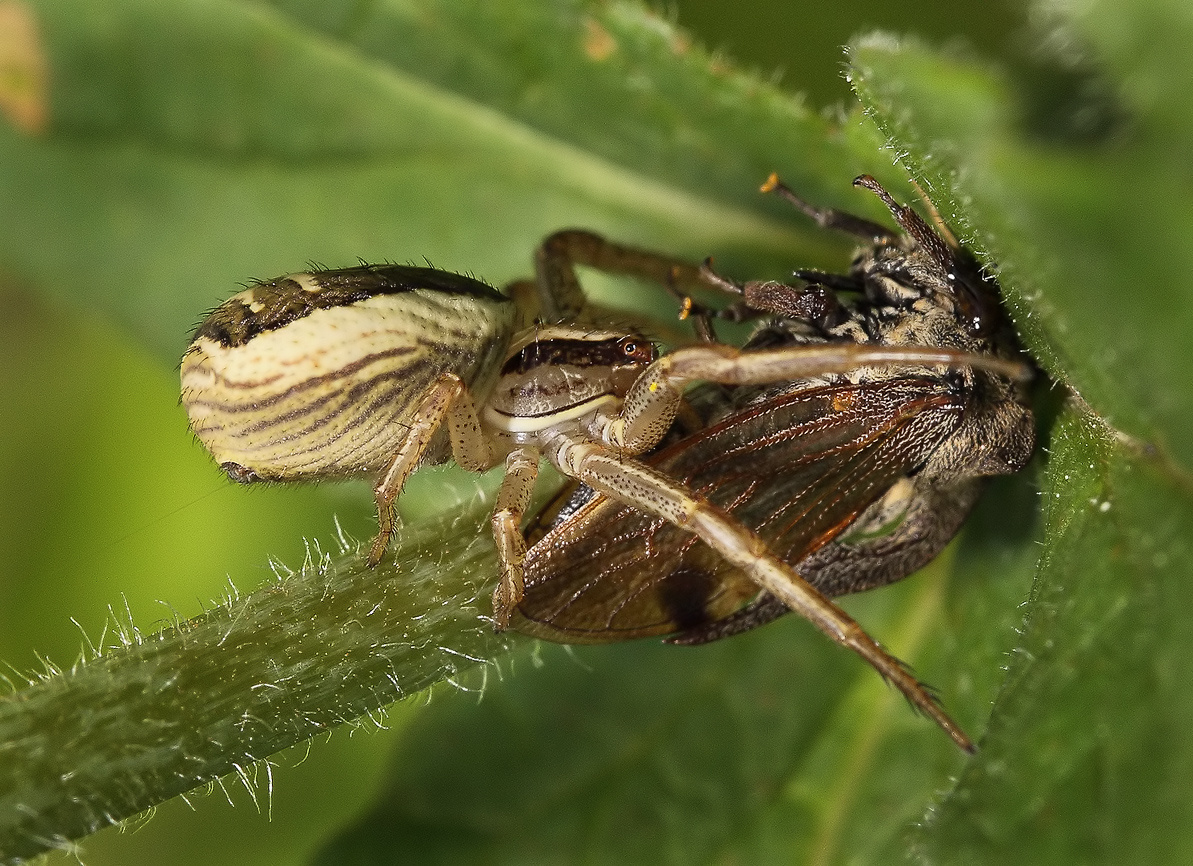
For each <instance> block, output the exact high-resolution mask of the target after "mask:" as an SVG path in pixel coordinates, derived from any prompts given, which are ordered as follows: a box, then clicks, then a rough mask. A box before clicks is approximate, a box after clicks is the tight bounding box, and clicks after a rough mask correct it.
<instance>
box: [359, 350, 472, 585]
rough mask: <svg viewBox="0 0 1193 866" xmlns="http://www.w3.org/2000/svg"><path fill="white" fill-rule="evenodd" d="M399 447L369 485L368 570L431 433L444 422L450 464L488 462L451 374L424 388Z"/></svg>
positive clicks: (385, 541)
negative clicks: (373, 521)
mask: <svg viewBox="0 0 1193 866" xmlns="http://www.w3.org/2000/svg"><path fill="white" fill-rule="evenodd" d="M413 418H414V420H413V421H412V422H411V423H410V430H409V432H408V433H407V434H406V438H405V440H404V441H403V442H402V445H401V447H399V448H398V451H397V453H396V454H394V456H393V457H392V458H391V459H390V461H389V463H388V464H387V465H386V468H385V471H384V472H383V473H382V474H381V477H380V478H379V479H377V483H376V485H375V486H374V487H373V497H374V499H376V501H377V524H378V531H377V537H376V538H375V539H373V546H372V548H371V549H370V551H369V568H376V567H377V565H378V564H379V563H380V562H381V558H382V557H383V556H384V555H385V549H386V548H387V547H389V541H390V539H391V538H392V537H393V533H394V526H395V525H396V515H395V513H394V502H396V501H397V498H398V494H399V493H401V492H402V488H403V487H404V486H405V485H406V479H407V478H409V477H410V473H412V472H413V471H414V470H415V469H416V468H418V465H419V463H421V462H422V460H423V458H424V457H425V456H426V454H427V449H428V448H430V447H431V441H432V439H433V438H434V436H435V433H436V432H437V431H438V430H439V428H440V427H442V426H443V424H444V422H445V421H446V422H447V426H448V433H449V435H450V437H451V447H452V455H453V456H454V457H455V459H456V462H457V463H459V464H460V465H461V466H463V467H464V468H465V469H469V470H471V471H473V472H483V471H484V470H486V469H488V468H489V467H490V466H492V464H493V461H492V457H491V453H490V449H489V443H488V441H487V440H486V439H485V436H484V433H483V432H482V430H481V424H480V419H479V418H478V417H477V414H476V404H475V403H474V402H473V399H472V396H471V395H470V394H469V392H468V386H467V385H465V384H464V381H463V380H462V379H461V378H460V377H459V376H457V375H455V374H454V373H444V374H443V375H442V376H440V377H439V378H438V379H437V380H436V381H435V382H434V384H432V385H431V386H430V387H429V388H427V391H426V393H425V394H424V395H423V397H422V399H421V400H420V401H419V403H418V406H417V408H416V410H415V412H414V415H413Z"/></svg>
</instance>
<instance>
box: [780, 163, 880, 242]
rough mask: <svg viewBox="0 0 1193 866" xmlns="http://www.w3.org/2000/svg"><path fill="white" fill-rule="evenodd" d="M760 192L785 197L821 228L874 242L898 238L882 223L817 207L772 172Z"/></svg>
mask: <svg viewBox="0 0 1193 866" xmlns="http://www.w3.org/2000/svg"><path fill="white" fill-rule="evenodd" d="M871 180H873V178H871ZM855 183H856V181H855ZM875 185H877V182H875ZM762 192H773V193H776V194H777V195H779V196H780V197H782V198H784V199H786V200H787V201H788V202H790V203H791V204H793V205H795V207H796V208H798V209H799V210H801V211H803V212H804V213H805V214H807V215H808V216H809V217H811V218H812V219H813V220H815V221H816V225H818V226H820V227H821V228H822V229H835V230H836V231H842V232H845V233H846V234H851V235H853V236H854V237H857V238H861V239H862V240H866V241H870V242H872V243H876V244H877V243H896V242H897V241H898V240H899V235H898V233H896V232H893V231H891V230H890V229H888V228H887V227H886V226H884V225H880V224H878V223H876V222H871V221H870V220H868V219H865V218H863V217H859V216H854V215H853V214H851V213H846V212H845V211H839V210H837V209H835V208H831V207H817V206H816V205H814V204H809V203H808V202H806V201H804V200H803V199H802V198H800V197H799V196H798V195H796V194H795V193H794V192H793V191H792V190H791V188H790V187H788V186H787V184H785V183H783V182H782V181H781V180H779V176H778V175H777V174H772V175H771V176H770V177H768V178H767V179H766V183H764V184H763V185H762Z"/></svg>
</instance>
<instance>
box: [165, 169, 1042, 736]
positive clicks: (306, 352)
mask: <svg viewBox="0 0 1193 866" xmlns="http://www.w3.org/2000/svg"><path fill="white" fill-rule="evenodd" d="M875 186H876V184H875ZM882 231H883V232H884V235H883V237H884V238H890V237H893V233H890V232H887V231H886V230H882ZM929 231H930V230H929ZM578 237H582V236H579V235H578ZM588 237H589V238H592V237H595V236H588ZM933 237H935V235H933ZM598 241H599V239H598ZM917 241H918V242H919V243H921V244H925V243H926V241H923V240H920V239H918V238H917ZM581 246H582V245H581ZM591 250H592V251H595V255H594V256H593V257H590V258H591V259H596V260H600V259H605V260H608V261H606V265H608V267H609V269H612V270H624V271H627V272H630V273H636V274H638V275H642V276H648V277H655V278H659V277H661V281H662V282H663V283H664V284H665V285H668V286H672V287H673V286H675V285H677V284H680V283H682V282H684V281H692V280H695V281H698V282H703V283H705V284H712V285H716V286H719V287H722V288H724V287H726V286H729V287H730V288H731V290H736V288H737V287H734V286H732V284H728V283H727V282H725V281H721V280H720V279H719V278H716V277H715V275H713V274H712V273H711V271H710V270H709V269H708V268H691V267H690V266H683V265H681V264H679V263H677V262H675V261H673V260H671V259H669V258H667V257H662V256H655V255H653V254H650V253H645V252H642V251H637V250H633V249H631V248H627V247H621V246H618V245H615V244H609V243H607V242H599V243H596V244H595V245H593V246H592V247H591ZM572 252H574V250H573V251H572ZM557 253H558V251H555V252H553V251H552V247H551V243H550V241H549V242H548V243H547V244H545V245H544V248H543V250H541V251H540V254H539V257H538V263H539V267H538V273H539V279H538V283H539V287H540V293H541V294H540V306H541V308H542V309H543V311H544V313H545V314H546V315H548V316H550V317H553V318H566V317H569V316H571V315H574V314H577V312H578V310H579V308H580V307H581V306H582V293H580V292H579V288H578V282H577V281H576V280H575V276H574V272H573V271H572V269H571V264H570V262H569V260H568V258H567V255H563V256H560V255H558V254H557ZM609 262H612V264H611V265H610V264H609ZM590 263H592V262H591V261H590ZM596 263H597V264H598V265H600V264H601V262H600V261H597V262H596ZM752 285H754V284H747V285H746V286H745V287H742V289H741V291H742V294H743V296H744V297H745V299H746V300H747V302H751V299H752V298H754V297H755V296H757V292H756V291H755V290H754V289H752V288H751V286H752ZM700 315H704V314H703V313H701V314H700ZM836 317H837V310H836V309H833V308H831V305H830V309H828V311H827V312H826V313H825V315H824V321H825V326H826V327H827V326H828V323H829V322H830V320H832V319H835V318H836ZM518 319H519V314H518V310H517V307H516V305H514V304H512V302H510V301H509V300H507V299H506V298H504V297H503V296H502V295H500V294H499V293H497V292H496V291H495V290H493V289H491V288H490V287H488V286H485V285H484V284H482V283H479V282H478V281H475V280H472V279H470V278H467V277H463V276H460V275H455V274H447V273H445V272H443V271H438V270H435V269H431V268H412V267H407V266H398V265H383V266H361V267H358V268H351V269H347V270H341V271H322V272H312V273H306V274H297V275H292V276H290V277H285V278H280V279H278V280H274V281H269V282H262V283H257V284H255V285H253V286H251V287H249V288H248V289H246V290H245V291H244V292H242V293H240V294H239V295H237V296H235V297H233V298H232V299H230V300H229V301H228V302H226V303H225V304H224V305H222V306H221V307H219V308H217V309H216V310H215V311H214V312H213V313H212V314H211V316H210V317H209V318H208V320H207V321H206V322H205V323H204V324H203V325H201V326H200V327H199V329H198V330H197V331H196V334H195V337H194V339H193V341H192V343H191V346H190V348H189V349H188V350H187V352H186V354H185V355H184V357H183V361H182V368H181V379H182V402H183V404H184V406H185V407H186V409H187V412H188V416H189V417H190V420H191V427H192V429H193V430H194V432H195V434H196V436H197V437H198V438H199V440H200V441H201V442H202V443H203V444H204V445H205V446H206V447H207V449H208V450H209V451H210V452H211V453H212V455H213V456H214V457H215V459H216V460H217V461H218V462H219V463H220V465H221V466H222V468H223V469H224V470H225V471H226V472H227V473H228V474H229V476H230V477H232V478H233V479H234V480H237V481H242V482H247V481H256V480H279V481H281V480H303V479H306V480H312V479H318V478H328V477H345V476H353V475H356V476H366V477H370V478H372V479H373V480H374V484H375V486H374V495H375V498H376V501H377V506H378V522H379V532H378V535H377V537H376V539H375V540H374V542H373V545H372V547H371V549H370V553H369V564H370V565H373V566H375V565H377V564H378V563H379V562H380V561H381V559H382V558H383V556H384V553H385V550H386V548H387V546H388V543H389V540H390V538H391V536H392V533H393V530H394V516H393V514H394V510H393V509H394V502H395V500H396V499H397V496H398V494H399V493H400V492H401V490H402V487H403V486H404V484H405V482H406V479H407V478H408V477H409V475H410V474H411V472H413V471H414V469H415V468H416V467H417V466H419V465H420V464H422V463H425V462H430V461H437V460H442V459H444V458H445V457H446V453H447V449H446V448H445V447H444V446H443V444H442V443H441V442H440V441H439V438H440V437H438V436H437V433H438V432H439V431H440V430H441V428H444V427H446V428H447V431H448V434H449V436H448V438H449V440H450V453H451V455H452V456H453V457H454V458H455V460H456V462H457V463H459V464H460V465H461V466H463V467H464V468H466V469H470V470H475V471H483V470H486V469H488V468H490V467H492V466H494V465H496V464H497V463H498V462H500V461H501V460H502V459H504V462H505V475H504V479H503V481H502V484H501V486H500V489H499V491H498V494H497V501H496V505H495V508H494V512H493V516H492V521H491V522H492V529H493V535H494V538H495V541H496V545H497V553H498V558H499V561H500V568H501V575H500V579H499V582H498V586H497V588H496V590H495V592H494V597H493V605H494V622H495V625H496V627H497V628H498V629H502V628H505V627H507V626H508V625H509V623H510V619H511V616H512V615H513V612H514V610H515V609H516V608H517V606H518V605H519V603H521V602H522V600H523V596H524V587H525V580H524V561H525V557H526V542H525V538H524V536H523V534H522V530H521V523H522V519H523V517H524V514H525V511H526V509H527V507H528V504H529V501H530V495H531V491H532V488H533V486H534V482H535V479H536V476H537V473H538V468H539V463H540V461H541V460H542V459H544V458H545V459H546V460H547V461H548V462H550V463H551V464H552V465H553V466H554V467H555V468H556V469H558V470H559V471H560V472H561V473H563V474H564V475H566V476H568V477H570V478H573V479H575V480H577V481H579V482H581V483H583V484H584V485H586V486H587V487H588V488H590V489H592V490H594V491H596V492H598V493H600V494H601V495H602V496H604V497H605V498H606V499H607V500H609V501H614V502H617V503H620V504H621V505H624V506H628V507H629V508H631V509H633V510H635V511H637V512H639V513H641V514H643V515H648V516H650V517H651V518H653V519H658V520H662V521H665V522H666V523H668V524H670V525H673V526H675V527H677V528H678V529H680V530H682V531H683V532H686V533H690V534H691V535H692V536H693V537H694V538H696V539H699V541H700V542H702V543H703V544H704V545H706V546H707V548H708V549H709V550H711V551H713V552H715V555H716V556H717V557H719V558H720V559H722V560H723V561H724V562H725V563H727V564H728V565H729V566H730V567H732V568H733V569H735V570H736V571H737V572H739V573H740V574H742V575H744V576H745V577H746V579H748V580H749V581H750V582H751V584H752V585H753V586H755V587H756V588H758V589H760V590H762V591H763V592H764V594H765V597H766V598H769V599H774V600H777V602H778V603H781V604H782V605H783V607H784V609H790V610H793V611H796V612H798V613H799V614H801V615H802V616H804V617H805V618H807V619H808V620H810V621H811V622H812V623H813V624H814V625H816V626H817V627H818V628H819V629H820V630H821V631H823V632H824V633H825V634H827V635H828V636H829V637H831V638H832V639H833V640H835V641H837V642H839V643H841V644H843V645H845V646H847V647H849V648H851V649H853V650H854V651H855V652H857V653H858V654H859V655H861V656H862V657H863V658H864V659H866V660H867V661H868V662H870V664H872V665H873V666H874V667H875V668H876V669H877V670H878V671H879V672H880V673H881V674H882V675H883V676H884V677H885V678H886V679H888V680H889V681H890V682H892V683H893V684H894V685H895V686H896V687H897V688H899V689H900V691H902V692H903V693H904V695H906V696H907V698H908V699H909V700H910V701H911V702H912V703H913V705H915V706H916V707H918V708H920V709H921V710H923V711H924V712H925V713H926V714H927V715H929V716H930V717H931V718H933V719H934V720H935V721H936V722H937V723H938V724H939V725H940V726H941V727H942V728H943V729H944V730H945V731H946V732H947V733H948V734H949V735H950V736H951V737H952V738H953V739H954V741H955V742H957V743H958V745H960V746H962V747H963V748H966V749H972V743H971V742H970V741H969V739H968V738H967V737H966V736H965V734H964V733H963V732H962V731H961V730H960V729H959V728H958V727H957V725H956V724H955V723H954V722H952V720H951V719H949V717H948V716H947V715H946V714H945V713H944V711H943V710H941V708H940V707H939V706H938V704H937V703H936V702H935V700H934V699H933V698H932V697H931V696H930V695H929V694H928V692H927V691H926V690H925V689H924V688H923V687H922V686H921V685H920V683H919V682H917V681H916V679H915V678H914V677H913V676H912V675H911V674H909V673H908V672H907V671H906V670H905V669H904V668H903V666H902V665H901V664H900V663H899V662H898V661H897V660H896V659H894V658H893V657H892V656H890V655H889V654H888V653H887V652H886V651H885V650H883V649H882V648H881V647H880V646H879V645H878V644H877V642H875V641H874V640H873V639H872V638H870V637H869V635H867V634H866V633H865V631H864V630H863V629H862V628H861V627H860V626H859V625H858V624H857V623H856V622H854V621H853V620H852V619H851V618H850V617H849V616H848V615H847V614H845V613H844V611H842V610H841V609H840V608H839V607H837V606H836V605H835V604H833V603H832V602H831V601H830V600H829V599H828V598H827V597H826V596H825V595H824V594H822V593H821V592H820V591H818V590H817V589H816V588H815V587H813V586H812V585H811V584H809V583H808V582H807V580H805V579H804V577H802V576H801V575H800V574H799V572H798V571H797V570H796V569H795V568H793V567H792V565H790V564H789V563H788V562H786V561H784V559H782V558H780V557H779V556H777V555H776V554H775V553H774V552H773V551H772V550H771V548H770V546H769V545H768V543H767V541H766V540H765V539H764V538H763V537H762V536H761V535H759V534H758V533H757V532H755V531H754V530H753V529H751V528H749V527H747V526H746V525H745V524H744V523H742V522H741V521H740V520H738V519H737V518H735V517H734V516H733V515H732V514H731V513H730V512H729V511H727V510H726V509H725V508H723V507H722V506H720V505H718V504H714V503H713V502H711V501H710V500H709V499H708V498H707V497H706V496H704V495H702V494H700V493H698V492H696V491H694V490H693V489H691V488H690V487H688V486H686V485H685V484H684V483H682V482H681V481H678V480H676V478H674V477H672V476H671V475H669V474H668V473H667V472H665V471H660V469H658V468H654V467H652V466H650V465H648V464H647V463H644V462H642V461H640V460H638V459H637V457H638V455H642V454H645V453H647V452H649V451H650V450H651V449H653V448H655V447H656V446H657V445H658V444H659V443H660V442H661V441H662V440H663V439H664V437H666V436H667V434H668V432H669V431H670V430H671V429H672V427H673V424H674V422H675V419H676V417H677V415H678V414H679V413H680V410H681V407H682V406H683V404H684V391H685V389H686V388H687V386H688V385H689V384H691V383H693V382H698V381H702V382H711V383H717V384H722V385H728V386H733V387H734V388H746V387H751V386H773V385H775V384H776V383H780V384H783V383H786V384H790V383H792V382H808V381H819V380H832V379H834V378H836V377H845V378H849V377H855V378H856V377H865V376H867V375H870V374H871V373H872V372H873V371H874V370H875V369H878V370H885V371H892V370H897V371H903V373H906V374H915V375H919V376H922V377H930V376H933V375H936V376H939V375H942V374H941V373H939V372H938V371H940V370H946V371H947V370H952V371H956V372H959V373H961V372H965V371H969V375H975V374H974V373H973V371H985V373H986V374H988V375H989V376H990V377H993V378H997V379H999V380H1017V379H1019V378H1022V377H1023V376H1024V375H1025V372H1026V368H1025V367H1024V365H1022V364H1020V363H1018V362H1016V361H1013V360H1009V359H1007V358H1004V357H999V356H997V355H994V354H980V353H976V352H974V351H972V350H971V349H970V347H968V346H961V347H953V346H948V345H944V346H941V345H933V344H919V343H915V342H899V341H891V342H890V343H889V344H884V343H883V342H881V341H873V342H867V341H863V340H860V339H853V340H848V339H846V340H838V341H830V340H826V339H821V340H796V339H790V340H786V341H780V343H781V344H779V345H771V346H760V347H757V348H747V349H738V348H736V347H732V346H728V345H723V344H720V343H717V342H713V341H707V342H703V343H700V344H696V345H691V346H685V347H682V348H679V349H676V350H674V351H672V352H670V353H667V354H662V355H660V354H659V352H658V350H657V347H656V346H655V345H654V344H652V343H651V342H650V341H648V340H647V339H645V338H644V337H643V336H642V335H639V334H633V333H628V332H625V331H610V330H606V329H600V328H595V327H590V326H580V325H576V324H572V323H569V322H566V321H565V322H560V323H558V324H548V325H535V326H533V327H531V328H528V329H524V330H521V331H520V332H518V331H517V329H516V324H517V322H518Z"/></svg>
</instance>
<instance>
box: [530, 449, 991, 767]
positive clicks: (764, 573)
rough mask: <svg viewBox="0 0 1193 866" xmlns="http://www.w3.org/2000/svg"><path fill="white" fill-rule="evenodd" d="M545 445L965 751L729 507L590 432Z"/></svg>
mask: <svg viewBox="0 0 1193 866" xmlns="http://www.w3.org/2000/svg"><path fill="white" fill-rule="evenodd" d="M543 446H544V450H545V452H546V453H547V456H548V458H549V459H550V460H551V462H552V463H553V464H554V465H555V466H556V467H557V468H558V469H559V470H560V471H561V472H563V473H565V474H567V475H569V476H571V477H573V478H575V479H577V480H579V481H582V482H584V483H585V484H587V485H588V486H590V487H592V488H593V489H594V490H597V491H598V492H600V493H602V494H604V495H605V496H607V497H609V498H611V499H613V500H615V501H618V502H623V503H626V504H629V505H632V506H634V507H635V508H637V509H639V510H641V511H642V512H644V513H646V514H651V515H654V516H656V517H660V518H662V519H664V520H667V521H669V522H670V523H672V524H674V525H675V526H677V527H679V528H680V529H683V530H686V531H688V532H691V533H692V534H694V535H695V536H696V537H697V538H699V539H700V540H701V541H703V542H704V543H705V544H707V545H709V547H711V548H712V549H713V550H715V551H716V552H717V553H718V554H720V555H721V556H722V557H723V558H724V559H725V560H726V561H727V562H728V563H730V564H731V565H734V566H736V567H737V568H739V569H740V570H741V571H742V572H743V573H744V574H746V575H748V576H749V577H750V578H751V579H752V580H753V581H754V582H755V583H757V584H758V586H759V587H760V588H761V589H764V590H766V591H767V592H768V593H770V594H771V595H772V596H774V597H776V598H778V599H780V600H781V601H782V602H783V603H784V604H785V605H787V607H788V608H790V609H791V610H793V611H795V612H796V613H798V614H800V615H801V616H803V617H804V618H805V619H807V620H809V621H810V622H811V623H812V624H813V625H815V626H816V627H817V628H818V629H820V631H822V632H824V633H825V634H826V635H828V636H829V637H830V638H832V639H833V640H834V641H836V642H837V643H839V644H842V645H843V646H846V647H848V648H849V649H851V650H853V651H854V652H855V653H857V654H858V655H860V656H861V657H862V658H863V659H865V660H866V661H867V662H869V664H870V665H872V666H873V667H874V668H875V669H876V670H877V671H878V673H879V674H880V675H881V676H882V677H883V678H884V679H886V680H887V681H888V682H890V683H892V684H893V685H894V686H895V687H896V688H897V689H899V691H901V692H902V693H903V694H904V696H906V698H907V699H908V700H909V701H910V702H911V703H912V705H913V706H915V707H916V708H918V709H919V710H921V711H923V712H924V713H925V714H926V715H928V716H929V717H930V718H932V719H933V720H934V721H935V722H936V723H937V724H938V725H940V727H941V728H942V729H943V730H944V731H945V732H946V733H947V734H948V735H949V736H950V737H951V738H952V739H953V741H954V742H955V743H957V745H958V746H960V747H961V748H963V749H965V750H966V751H969V752H972V751H973V750H974V746H973V743H972V741H970V739H969V738H968V737H967V736H966V735H965V733H964V732H963V731H962V730H961V729H960V728H959V727H958V726H957V724H956V723H955V722H954V721H953V720H952V719H951V718H949V716H948V715H947V714H946V713H945V712H944V710H943V709H941V707H940V705H939V704H937V703H936V701H935V700H934V699H933V697H932V695H931V694H930V693H929V692H928V691H927V690H926V689H925V688H924V686H923V685H922V684H921V683H920V682H919V681H918V680H916V679H915V677H913V676H912V675H911V674H910V673H908V671H907V669H906V668H905V667H904V666H903V665H902V664H901V663H900V662H899V660H898V659H896V658H895V657H894V656H892V655H890V653H888V652H886V650H884V649H883V648H882V647H881V646H880V645H879V644H878V642H877V641H875V640H874V639H873V638H871V637H870V636H869V635H868V634H866V632H865V630H864V629H863V628H862V627H861V626H860V625H858V623H857V622H855V621H854V620H853V619H852V618H851V617H850V616H849V615H848V614H847V613H845V612H844V611H843V610H841V608H839V607H837V606H836V605H835V604H833V603H832V602H831V601H830V600H829V599H827V598H826V597H825V596H824V595H822V594H821V593H820V592H819V591H817V590H816V588H815V587H813V586H812V585H811V584H809V583H808V582H807V581H806V580H804V579H803V578H802V577H801V576H800V575H799V574H798V573H797V572H796V571H795V570H794V569H793V568H792V567H791V566H790V565H788V564H787V563H785V562H783V561H782V560H781V559H779V558H778V557H777V556H775V555H774V554H773V553H771V552H770V550H769V548H768V547H767V544H766V542H765V541H764V540H763V539H762V538H760V537H759V536H758V535H757V534H756V533H755V532H753V531H752V530H750V529H749V528H747V527H746V526H744V525H743V524H741V523H740V522H739V521H737V520H735V519H734V518H733V517H732V516H731V515H729V514H728V513H727V512H725V511H723V510H722V509H720V508H718V507H717V506H715V505H713V504H712V503H711V502H709V501H708V500H707V499H705V498H704V497H703V496H700V495H699V494H697V493H696V492H694V491H692V490H689V489H687V488H685V487H683V486H682V485H680V484H679V483H677V482H675V481H673V480H672V479H670V478H668V477H667V476H666V475H663V474H662V473H659V472H657V471H655V470H653V469H651V468H650V467H648V466H646V465H645V464H643V463H640V462H638V461H637V460H633V459H629V458H627V457H625V456H624V455H621V454H618V453H616V452H615V451H613V450H612V449H610V448H609V447H608V446H605V445H603V444H600V443H597V442H594V441H592V440H588V439H586V438H581V437H579V436H575V435H569V434H568V433H567V432H565V431H563V430H559V429H555V430H550V431H547V432H545V433H544V435H543Z"/></svg>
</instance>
